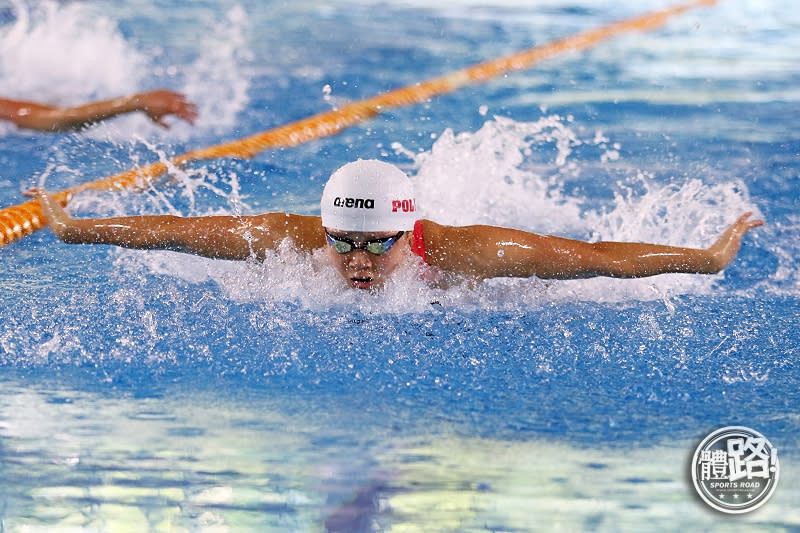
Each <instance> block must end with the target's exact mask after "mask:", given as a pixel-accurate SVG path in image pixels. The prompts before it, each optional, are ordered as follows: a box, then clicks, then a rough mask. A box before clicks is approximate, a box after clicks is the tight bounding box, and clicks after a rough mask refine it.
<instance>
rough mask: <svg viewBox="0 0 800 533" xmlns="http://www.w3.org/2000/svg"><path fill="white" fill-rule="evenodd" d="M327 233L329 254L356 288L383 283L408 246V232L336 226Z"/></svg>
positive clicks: (367, 287) (340, 271) (339, 269)
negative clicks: (357, 229) (348, 229)
mask: <svg viewBox="0 0 800 533" xmlns="http://www.w3.org/2000/svg"><path fill="white" fill-rule="evenodd" d="M326 233H327V239H328V258H329V259H330V261H331V263H332V264H333V266H334V268H336V270H337V271H338V272H339V274H341V275H342V277H343V278H344V279H345V281H347V284H348V285H350V286H351V287H353V288H356V289H375V288H378V287H380V286H381V285H383V283H384V282H385V281H386V280H387V279H388V277H389V276H390V275H391V273H392V272H393V271H394V270H395V269H396V268H397V266H398V265H399V264H400V263H401V262H402V261H403V257H404V256H405V251H406V250H407V249H408V234H406V233H402V234H400V233H399V232H367V233H364V232H358V231H339V230H335V229H326ZM373 252H382V253H373Z"/></svg>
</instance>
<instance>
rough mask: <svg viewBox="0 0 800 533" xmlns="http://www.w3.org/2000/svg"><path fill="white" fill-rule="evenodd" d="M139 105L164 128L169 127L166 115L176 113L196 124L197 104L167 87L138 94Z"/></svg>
mask: <svg viewBox="0 0 800 533" xmlns="http://www.w3.org/2000/svg"><path fill="white" fill-rule="evenodd" d="M134 98H135V102H136V104H137V107H139V109H141V110H142V111H143V112H144V113H146V114H147V116H148V117H150V120H152V121H153V122H155V123H156V124H158V125H159V126H161V127H162V128H164V129H169V124H167V123H166V122H165V121H164V117H166V116H169V115H175V116H176V117H178V118H181V119H183V120H185V121H186V122H188V123H189V124H194V121H195V119H196V118H197V106H196V105H195V104H193V103H191V102H189V101H188V100H187V99H186V96H185V95H183V94H181V93H176V92H174V91H169V90H166V89H157V90H155V91H150V92H146V93H140V94H137V95H136V96H135V97H134Z"/></svg>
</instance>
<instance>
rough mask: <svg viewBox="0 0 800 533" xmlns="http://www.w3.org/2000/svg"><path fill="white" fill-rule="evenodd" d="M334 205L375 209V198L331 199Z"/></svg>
mask: <svg viewBox="0 0 800 533" xmlns="http://www.w3.org/2000/svg"><path fill="white" fill-rule="evenodd" d="M333 206H334V207H352V208H356V209H375V200H374V199H372V198H342V197H340V196H337V197H336V198H334V199H333Z"/></svg>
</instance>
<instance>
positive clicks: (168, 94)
mask: <svg viewBox="0 0 800 533" xmlns="http://www.w3.org/2000/svg"><path fill="white" fill-rule="evenodd" d="M136 111H141V112H143V113H144V114H146V115H147V116H148V117H149V118H150V120H152V121H153V122H154V123H156V124H157V125H159V126H161V127H162V128H165V129H169V124H167V122H166V121H165V120H164V118H165V117H167V116H169V115H175V116H176V117H178V118H180V119H182V120H185V121H186V122H188V123H189V124H194V121H195V119H196V118H197V106H196V105H195V104H193V103H191V102H189V101H187V100H186V96H184V95H183V94H181V93H176V92H173V91H168V90H166V89H157V90H155V91H149V92H144V93H137V94H133V95H130V96H121V97H119V98H112V99H110V100H100V101H97V102H91V103H88V104H84V105H80V106H77V107H68V108H58V107H53V106H49V105H44V104H38V103H35V102H26V101H21V100H8V99H4V98H0V120H7V121H10V122H13V123H14V124H16V125H17V127H19V128H26V129H31V130H39V131H49V132H56V131H68V130H79V129H81V128H85V127H87V126H91V125H92V124H95V123H97V122H100V121H102V120H105V119H107V118H111V117H115V116H117V115H123V114H126V113H133V112H136Z"/></svg>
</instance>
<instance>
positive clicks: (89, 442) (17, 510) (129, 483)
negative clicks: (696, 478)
mask: <svg viewBox="0 0 800 533" xmlns="http://www.w3.org/2000/svg"><path fill="white" fill-rule="evenodd" d="M3 389H4V395H3V397H2V399H1V400H0V406H1V409H2V420H1V422H0V424H1V426H0V439H2V440H0V465H2V470H3V479H4V483H3V488H0V500H1V501H0V503H2V508H3V524H4V527H5V528H6V530H8V531H19V530H25V531H38V530H41V531H57V530H70V529H74V530H88V531H110V530H113V531H198V530H200V531H243V530H247V531H276V532H277V531H314V530H328V531H376V530H381V531H420V532H427V531H486V530H490V531H537V530H540V528H541V527H542V526H543V525H544V524H546V525H547V527H546V529H547V530H553V529H559V530H563V531H589V530H591V531H618V530H620V529H625V530H631V531H641V530H652V529H653V528H657V529H658V530H663V531H687V530H698V529H703V530H705V531H751V530H752V529H753V528H754V527H761V526H766V525H768V524H774V523H782V524H784V526H785V527H789V528H791V527H800V514H798V511H797V506H796V502H797V500H798V496H800V485H798V483H797V481H796V480H797V477H796V476H797V474H798V473H800V472H798V470H797V468H796V467H795V466H793V462H796V461H793V459H794V458H795V457H796V454H795V455H794V456H792V455H787V456H785V457H784V458H782V459H781V465H782V472H781V483H780V485H779V487H778V489H777V491H776V492H775V495H774V496H773V499H772V500H771V501H770V502H768V503H767V505H765V506H764V507H763V508H762V509H760V510H758V511H757V512H755V513H753V514H752V515H747V516H742V517H737V518H736V519H730V518H729V517H722V516H720V515H718V514H715V513H714V512H711V511H710V510H708V509H707V508H705V506H704V504H702V503H701V502H700V501H699V500H698V499H697V498H696V497H695V495H694V492H693V490H694V489H693V488H692V486H691V480H690V479H689V477H688V476H689V474H688V472H689V470H688V460H689V457H690V456H691V453H692V452H693V449H694V446H695V445H696V443H694V442H692V441H686V440H683V439H680V440H675V441H673V440H671V439H670V436H669V435H664V436H663V439H661V441H660V442H657V443H653V444H652V445H646V444H643V443H641V444H637V445H636V446H625V445H619V444H614V443H607V442H604V441H602V440H598V441H597V442H595V443H592V444H589V445H586V446H572V445H567V444H563V443H559V442H558V441H555V440H553V441H551V440H549V439H547V438H546V437H540V438H537V439H535V440H498V439H493V438H476V437H462V436H459V435H457V434H455V433H453V432H452V431H449V430H448V428H447V426H446V425H443V426H442V427H441V428H438V429H437V428H431V430H430V431H428V432H427V434H426V435H425V436H424V437H421V436H418V435H417V436H414V435H413V433H414V432H410V433H409V432H408V431H407V430H406V429H405V428H398V427H397V426H396V425H394V424H392V422H391V421H387V420H375V419H372V420H366V419H365V418H364V417H362V416H359V415H358V414H357V413H355V412H352V411H350V410H349V409H348V408H347V406H343V405H337V406H336V409H335V410H332V409H331V408H330V407H331V406H330V405H328V406H326V405H321V404H319V403H317V402H315V401H314V400H313V399H304V398H303V397H302V395H297V394H294V395H291V397H290V398H289V397H283V398H280V399H266V398H265V395H264V394H263V393H259V394H250V393H247V392H245V391H241V390H240V391H231V390H229V389H219V390H217V391H216V392H212V391H211V390H206V391H204V392H202V393H199V392H197V391H194V392H187V391H183V392H177V393H173V394H171V395H170V397H158V395H156V396H155V397H137V396H136V395H135V394H131V393H126V392H124V391H121V390H114V389H113V388H108V389H104V388H103V387H99V386H93V387H92V389H94V390H74V389H64V388H58V387H57V386H55V385H53V386H52V388H46V387H42V386H30V384H25V383H24V381H12V382H8V381H7V382H5V383H4V384H3ZM364 422H366V424H364V425H363V426H361V430H360V431H356V432H353V431H352V430H353V429H354V428H353V427H352V424H353V423H356V424H362V423H364ZM790 453H791V452H790Z"/></svg>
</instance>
